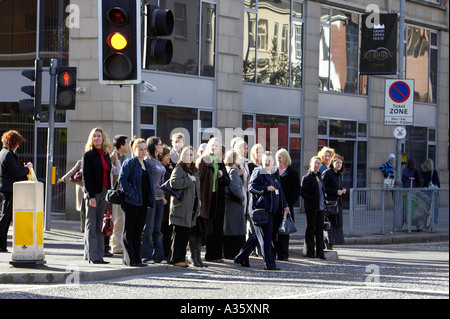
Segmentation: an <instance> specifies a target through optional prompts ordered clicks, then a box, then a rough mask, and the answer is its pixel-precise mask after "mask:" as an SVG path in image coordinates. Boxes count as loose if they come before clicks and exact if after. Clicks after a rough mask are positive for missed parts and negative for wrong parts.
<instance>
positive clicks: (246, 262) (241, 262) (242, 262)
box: [234, 260, 250, 267]
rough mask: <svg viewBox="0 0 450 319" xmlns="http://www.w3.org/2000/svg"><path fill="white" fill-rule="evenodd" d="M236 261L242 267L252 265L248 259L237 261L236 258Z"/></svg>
mask: <svg viewBox="0 0 450 319" xmlns="http://www.w3.org/2000/svg"><path fill="white" fill-rule="evenodd" d="M234 263H235V264H239V265H241V266H242V267H250V263H249V261H248V260H245V261H237V260H234Z"/></svg>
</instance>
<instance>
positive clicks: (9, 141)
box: [0, 130, 33, 252]
mask: <svg viewBox="0 0 450 319" xmlns="http://www.w3.org/2000/svg"><path fill="white" fill-rule="evenodd" d="M24 141H25V139H24V138H23V137H22V135H20V133H19V132H17V131H14V130H9V131H7V132H5V133H3V135H2V143H3V148H2V150H1V151H0V199H1V201H2V211H1V212H0V252H7V251H8V250H7V248H6V246H7V239H8V229H9V225H10V224H11V220H12V209H13V207H12V205H13V184H14V183H15V182H18V181H22V180H26V179H27V175H28V174H29V172H30V169H31V168H32V167H33V164H31V163H27V164H26V165H24V164H23V163H21V162H20V161H19V158H18V157H17V155H16V153H15V151H16V150H17V148H19V146H20V144H21V143H22V142H24Z"/></svg>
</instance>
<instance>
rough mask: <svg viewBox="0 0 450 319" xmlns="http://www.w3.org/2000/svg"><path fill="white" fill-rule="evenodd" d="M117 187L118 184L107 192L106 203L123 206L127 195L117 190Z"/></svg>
mask: <svg viewBox="0 0 450 319" xmlns="http://www.w3.org/2000/svg"><path fill="white" fill-rule="evenodd" d="M116 187H117V182H116V184H115V185H114V188H113V189H108V191H107V192H106V197H105V199H106V201H107V202H108V203H110V204H115V205H121V204H123V202H124V200H125V197H126V196H127V194H126V193H125V192H124V191H123V190H122V189H120V188H119V189H115V188H116Z"/></svg>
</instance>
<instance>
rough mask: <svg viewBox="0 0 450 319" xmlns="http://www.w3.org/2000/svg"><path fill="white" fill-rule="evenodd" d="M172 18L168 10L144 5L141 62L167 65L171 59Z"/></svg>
mask: <svg viewBox="0 0 450 319" xmlns="http://www.w3.org/2000/svg"><path fill="white" fill-rule="evenodd" d="M173 26H174V18H173V13H172V11H170V10H165V9H160V8H159V7H158V6H155V5H152V4H145V5H144V32H145V34H144V50H143V51H144V52H143V60H144V62H143V64H144V67H145V68H148V67H149V66H150V65H167V64H170V62H171V61H172V55H173V45H172V41H171V40H170V39H164V38H160V37H165V36H170V35H171V34H172V31H173Z"/></svg>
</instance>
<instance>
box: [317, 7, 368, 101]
mask: <svg viewBox="0 0 450 319" xmlns="http://www.w3.org/2000/svg"><path fill="white" fill-rule="evenodd" d="M320 21H321V26H320V46H319V88H320V90H322V91H330V92H339V93H349V94H366V93H367V76H366V75H362V76H359V69H358V68H359V65H358V64H359V63H358V62H359V45H360V43H359V29H360V25H359V24H360V17H359V14H357V13H353V12H348V11H344V10H341V9H332V8H327V7H322V8H321V17H320Z"/></svg>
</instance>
